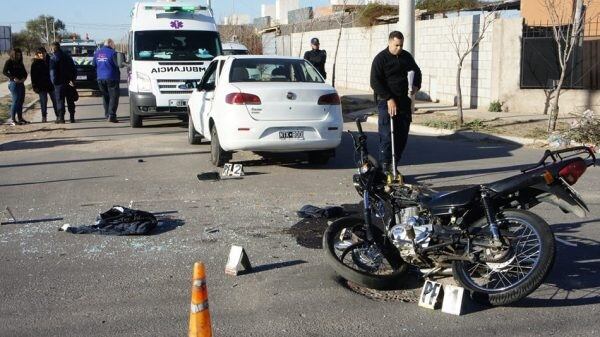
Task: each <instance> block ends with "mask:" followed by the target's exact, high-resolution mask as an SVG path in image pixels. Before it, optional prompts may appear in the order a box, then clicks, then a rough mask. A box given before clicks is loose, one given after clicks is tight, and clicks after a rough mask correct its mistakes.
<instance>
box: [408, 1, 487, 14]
mask: <svg viewBox="0 0 600 337" xmlns="http://www.w3.org/2000/svg"><path fill="white" fill-rule="evenodd" d="M416 7H417V9H421V10H426V11H428V12H436V13H440V12H442V13H443V12H451V11H457V10H462V9H473V8H479V7H481V6H480V3H479V1H478V0H418V1H417V5H416Z"/></svg>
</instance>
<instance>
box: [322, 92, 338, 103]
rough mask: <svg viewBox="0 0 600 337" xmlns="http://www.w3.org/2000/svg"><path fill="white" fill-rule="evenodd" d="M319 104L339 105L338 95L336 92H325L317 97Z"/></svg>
mask: <svg viewBox="0 0 600 337" xmlns="http://www.w3.org/2000/svg"><path fill="white" fill-rule="evenodd" d="M317 104H319V105H340V96H338V94H336V93H333V94H327V95H323V96H321V97H319V101H318V103H317Z"/></svg>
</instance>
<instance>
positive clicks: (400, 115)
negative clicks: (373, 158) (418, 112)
mask: <svg viewBox="0 0 600 337" xmlns="http://www.w3.org/2000/svg"><path fill="white" fill-rule="evenodd" d="M411 70H412V71H414V72H415V76H414V82H413V85H414V86H415V87H417V88H421V69H419V66H417V64H416V62H415V60H414V58H413V57H412V55H411V54H410V53H409V52H407V51H406V50H402V51H401V52H400V54H399V55H393V54H392V53H390V51H389V49H388V48H386V49H385V50H383V51H381V52H380V53H379V54H377V56H375V59H373V64H372V65H371V88H372V89H373V91H374V92H375V95H376V98H377V109H378V111H379V161H380V162H381V164H382V165H383V166H389V164H390V163H391V162H392V137H391V130H390V115H389V113H388V106H387V100H388V99H390V98H392V99H394V101H395V102H396V106H397V107H396V116H395V117H394V144H395V146H396V163H398V162H399V161H400V158H401V156H402V152H403V151H404V148H405V147H406V141H407V140H408V131H409V128H410V123H411V122H412V110H411V99H410V98H409V97H408V90H409V88H408V78H407V76H408V72H409V71H411Z"/></svg>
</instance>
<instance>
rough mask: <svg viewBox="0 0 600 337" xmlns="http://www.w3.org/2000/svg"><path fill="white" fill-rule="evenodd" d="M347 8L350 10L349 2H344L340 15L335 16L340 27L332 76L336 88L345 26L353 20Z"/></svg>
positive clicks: (332, 83) (346, 0) (332, 82)
mask: <svg viewBox="0 0 600 337" xmlns="http://www.w3.org/2000/svg"><path fill="white" fill-rule="evenodd" d="M347 8H348V0H343V2H342V10H341V11H340V13H339V15H337V16H334V19H335V20H336V21H337V24H338V26H339V29H338V36H337V42H336V44H335V52H334V54H333V70H332V74H331V85H332V86H334V87H335V75H336V71H335V70H336V66H337V55H338V51H339V50H340V40H341V39H342V29H343V28H344V25H348V24H349V23H351V22H352V20H353V19H352V15H350V13H347Z"/></svg>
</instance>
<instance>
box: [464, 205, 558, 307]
mask: <svg viewBox="0 0 600 337" xmlns="http://www.w3.org/2000/svg"><path fill="white" fill-rule="evenodd" d="M498 225H499V228H500V232H501V234H502V236H503V237H505V238H506V239H508V241H509V242H510V246H511V247H510V250H509V254H508V255H507V256H506V257H505V258H504V259H503V261H500V262H498V263H489V262H488V263H484V262H477V263H470V262H467V261H455V262H453V265H452V272H453V276H454V279H455V280H456V281H457V282H458V283H459V284H460V285H461V286H462V287H463V288H465V289H466V290H467V291H468V292H469V294H470V297H471V298H472V299H473V300H475V301H476V302H479V303H482V304H486V305H492V306H500V305H508V304H511V303H514V302H517V301H519V300H520V299H522V298H524V297H526V296H527V295H529V294H531V293H532V292H533V291H535V290H536V289H537V288H538V287H539V286H540V285H541V284H542V282H543V281H544V279H545V278H546V276H547V275H548V273H549V272H550V270H551V269H552V265H553V264H554V255H555V244H554V234H553V233H552V230H551V229H550V226H549V225H548V223H546V221H544V219H542V218H540V217H539V216H537V215H536V214H534V213H531V212H528V211H523V210H506V211H503V212H502V213H501V214H500V215H499V220H498ZM485 226H487V221H486V220H485V219H481V220H479V221H478V223H476V224H474V226H473V228H477V227H479V228H482V227H485ZM482 229H483V230H487V229H486V228H482Z"/></svg>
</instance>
